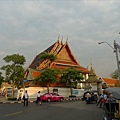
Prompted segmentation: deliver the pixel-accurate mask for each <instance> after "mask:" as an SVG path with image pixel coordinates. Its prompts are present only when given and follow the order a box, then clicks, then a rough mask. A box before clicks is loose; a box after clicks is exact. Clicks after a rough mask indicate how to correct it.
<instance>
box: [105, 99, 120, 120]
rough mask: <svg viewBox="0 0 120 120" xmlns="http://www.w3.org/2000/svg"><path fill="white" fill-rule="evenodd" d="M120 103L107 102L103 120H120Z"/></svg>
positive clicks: (116, 101)
mask: <svg viewBox="0 0 120 120" xmlns="http://www.w3.org/2000/svg"><path fill="white" fill-rule="evenodd" d="M119 108H120V106H119V101H118V100H115V99H112V100H107V101H106V102H105V103H104V107H103V120H120V109H119Z"/></svg>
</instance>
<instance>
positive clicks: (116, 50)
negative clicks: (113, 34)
mask: <svg viewBox="0 0 120 120" xmlns="http://www.w3.org/2000/svg"><path fill="white" fill-rule="evenodd" d="M102 43H106V44H107V45H108V46H109V47H111V48H112V49H113V52H114V53H115V54H116V61H117V68H118V79H119V84H120V66H119V58H118V44H117V43H116V41H115V40H114V47H112V46H111V45H110V44H109V43H108V42H106V41H104V42H99V43H98V44H102Z"/></svg>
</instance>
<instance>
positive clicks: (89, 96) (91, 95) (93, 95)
mask: <svg viewBox="0 0 120 120" xmlns="http://www.w3.org/2000/svg"><path fill="white" fill-rule="evenodd" d="M82 99H83V100H85V101H86V103H87V104H88V103H93V102H95V103H97V100H98V92H97V91H86V92H85V93H84V95H83V98H82Z"/></svg>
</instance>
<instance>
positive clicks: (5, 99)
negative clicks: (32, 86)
mask: <svg viewBox="0 0 120 120" xmlns="http://www.w3.org/2000/svg"><path fill="white" fill-rule="evenodd" d="M73 100H74V101H77V100H78V101H79V100H80V101H81V97H74V98H69V97H65V100H64V101H73ZM35 101H36V98H29V103H34V102H35ZM3 103H9V104H10V103H23V100H22V101H17V100H16V101H10V100H7V98H5V97H4V96H0V104H3Z"/></svg>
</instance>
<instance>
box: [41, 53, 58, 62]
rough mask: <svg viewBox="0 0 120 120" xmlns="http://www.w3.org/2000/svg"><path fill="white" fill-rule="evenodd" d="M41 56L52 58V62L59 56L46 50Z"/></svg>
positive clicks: (47, 58) (42, 57) (46, 58)
mask: <svg viewBox="0 0 120 120" xmlns="http://www.w3.org/2000/svg"><path fill="white" fill-rule="evenodd" d="M40 58H41V59H43V60H50V62H53V61H54V60H55V59H57V56H55V55H54V54H49V53H47V52H44V53H43V54H41V55H40Z"/></svg>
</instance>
